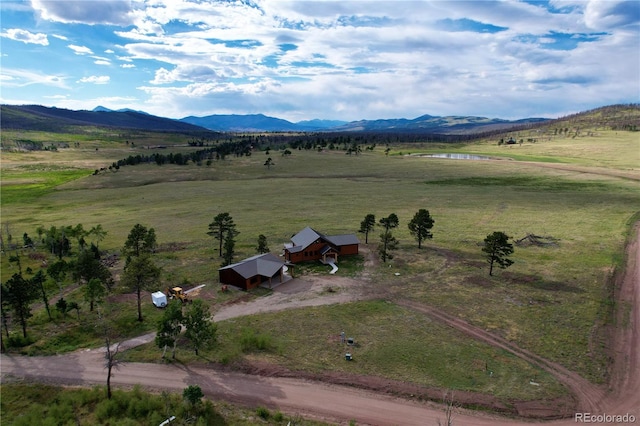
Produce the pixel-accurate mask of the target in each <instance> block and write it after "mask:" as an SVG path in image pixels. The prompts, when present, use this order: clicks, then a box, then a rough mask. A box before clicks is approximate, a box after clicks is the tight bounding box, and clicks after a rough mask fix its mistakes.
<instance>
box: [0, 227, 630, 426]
mask: <svg viewBox="0 0 640 426" xmlns="http://www.w3.org/2000/svg"><path fill="white" fill-rule="evenodd" d="M639 240H640V226H638V225H637V226H636V227H635V229H634V234H633V238H632V239H631V241H630V243H629V244H628V246H627V249H626V250H627V269H626V272H625V274H624V276H623V277H622V278H621V282H620V283H619V291H618V293H617V294H616V298H617V300H618V303H617V306H618V307H620V309H619V311H618V318H617V324H618V327H617V328H616V331H615V335H614V336H613V348H614V350H615V354H614V364H613V374H612V381H611V386H610V388H611V389H609V390H608V392H606V393H605V390H604V389H600V388H598V387H596V386H594V385H592V384H590V383H588V382H587V381H585V380H584V379H582V378H580V377H579V376H577V375H575V374H574V373H572V372H569V371H567V370H565V369H564V368H562V367H561V366H557V365H555V364H552V363H550V362H548V361H546V360H544V359H542V358H540V357H538V356H536V355H534V354H530V353H528V352H526V351H523V350H521V349H519V348H517V347H514V346H513V345H511V344H509V343H508V342H504V341H502V340H501V339H499V338H497V337H496V336H493V335H491V334H489V333H486V332H484V331H482V330H474V329H473V328H469V327H468V325H465V324H464V323H461V322H460V321H459V320H457V319H455V318H452V317H449V316H447V315H442V313H440V312H438V311H435V310H433V309H432V310H430V312H426V311H425V313H427V314H429V315H432V316H434V317H440V318H439V319H440V320H441V321H442V322H444V323H448V324H449V325H451V326H453V327H456V328H463V329H465V330H467V331H466V332H467V333H468V334H470V335H473V336H474V337H476V338H479V339H482V340H484V341H488V342H489V343H491V344H493V345H495V346H498V347H503V348H504V349H506V350H510V351H511V352H512V353H516V354H517V355H518V356H520V357H523V358H524V359H527V357H528V358H529V359H530V362H533V363H534V364H538V365H541V366H542V367H543V368H545V369H547V370H548V371H551V372H552V374H554V375H556V377H558V378H559V379H560V380H561V381H563V382H564V383H568V384H569V386H570V387H571V388H572V389H573V390H574V391H575V392H576V394H577V395H578V397H579V400H580V404H581V407H582V408H581V409H584V410H588V411H590V412H591V413H592V414H605V413H606V414H608V415H624V414H629V415H632V416H634V417H635V419H636V424H640V249H639V247H638V246H639V244H640V243H639ZM316 284H317V283H316ZM311 285H313V283H311ZM316 288H318V286H316ZM286 290H287V289H286V288H283V289H282V291H281V293H282V294H281V295H280V296H278V297H280V298H282V300H280V302H282V303H276V304H274V305H273V306H281V305H283V304H284V305H287V302H286V300H285V299H286V298H287V297H291V298H292V300H291V301H290V302H291V303H294V299H296V295H295V293H296V292H297V291H299V290H293V289H290V290H289V291H290V293H289V294H288V295H287V292H286ZM319 291H320V290H319ZM324 296H326V297H327V298H333V299H328V300H332V303H335V302H337V301H340V298H342V301H346V300H349V298H352V297H357V295H356V296H354V295H348V294H347V293H340V292H338V294H337V295H335V294H332V293H329V294H320V295H319V297H324ZM297 298H303V299H304V297H303V296H302V295H298V296H297ZM275 300H276V299H274V301H275ZM309 300H311V299H309ZM309 303H310V304H311V303H315V302H311V301H309ZM296 306H300V305H299V304H297V305H296ZM408 306H409V305H408ZM409 307H412V308H414V309H417V310H423V311H424V310H425V309H426V310H428V309H429V308H428V307H424V306H421V305H420V306H417V305H416V306H409ZM234 309H238V310H237V311H227V312H226V313H224V311H220V312H219V313H218V314H217V315H218V316H219V319H221V318H223V317H225V316H229V317H231V316H236V315H241V314H246V313H247V312H248V311H251V310H255V309H260V308H259V305H254V306H251V307H249V306H248V305H245V306H242V307H241V308H234ZM263 309H269V308H265V307H264V306H263ZM272 309H275V308H272ZM147 337H148V336H147ZM144 340H145V336H142V337H141V339H140V341H144ZM131 344H132V345H133V344H135V343H131ZM0 361H1V364H0V369H1V373H2V379H3V381H5V380H8V379H10V378H11V377H24V378H28V379H33V380H36V381H45V382H51V383H56V384H82V385H91V384H104V383H105V381H106V372H105V370H104V368H103V361H104V359H103V354H102V353H101V352H100V351H99V350H93V351H82V352H77V353H74V354H68V355H60V356H55V357H21V356H7V355H2V357H1V358H0ZM112 383H113V384H114V385H120V386H127V385H134V384H143V385H144V386H147V387H150V388H155V389H172V390H177V391H180V390H182V389H184V388H185V387H186V386H188V385H191V384H197V385H199V386H200V387H201V388H202V389H203V391H204V392H205V394H206V395H207V396H208V397H210V398H214V399H225V400H230V401H233V402H238V403H242V404H248V405H256V404H261V405H264V406H268V407H272V408H276V407H277V408H278V409H280V410H282V411H283V412H288V413H300V414H302V415H311V416H314V417H316V418H321V419H324V420H326V421H330V422H336V423H343V424H344V423H347V422H348V421H349V420H351V419H354V420H356V421H357V424H359V425H380V426H387V425H407V426H411V425H436V424H437V422H438V420H441V421H443V420H444V412H443V410H442V408H441V407H439V406H437V405H436V404H431V403H419V402H415V401H409V400H404V399H400V398H394V397H391V396H387V395H379V394H375V393H373V392H369V391H364V390H359V389H354V388H351V387H345V386H339V385H328V384H323V383H318V382H312V381H307V380H303V379H296V378H281V377H258V376H253V375H246V374H241V373H235V372H220V371H215V370H211V369H206V368H191V367H189V366H175V365H158V364H145V363H134V364H129V365H124V366H121V367H120V369H119V370H118V371H115V375H114V377H113V378H112ZM454 424H455V425H456V426H489V425H497V426H513V425H528V424H531V422H524V421H520V420H514V419H506V418H500V417H497V416H491V415H487V414H483V413H479V412H470V411H463V410H458V411H457V412H456V414H455V417H454ZM548 424H552V425H554V426H555V425H563V426H564V425H567V426H568V425H575V424H576V422H575V420H574V419H573V418H570V419H565V420H560V421H554V422H549V423H548ZM607 424H616V423H615V422H609V423H607Z"/></svg>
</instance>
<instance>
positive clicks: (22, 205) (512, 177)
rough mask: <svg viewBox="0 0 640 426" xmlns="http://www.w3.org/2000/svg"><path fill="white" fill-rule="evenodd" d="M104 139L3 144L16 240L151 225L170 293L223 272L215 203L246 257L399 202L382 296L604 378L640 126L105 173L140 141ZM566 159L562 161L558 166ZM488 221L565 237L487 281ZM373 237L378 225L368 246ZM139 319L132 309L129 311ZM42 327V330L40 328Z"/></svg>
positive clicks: (119, 233)
mask: <svg viewBox="0 0 640 426" xmlns="http://www.w3.org/2000/svg"><path fill="white" fill-rule="evenodd" d="M23 136H24V135H23ZM25 137H26V136H25ZM95 140H98V142H91V143H88V142H81V145H80V147H74V148H70V149H68V150H66V149H61V150H59V151H57V152H37V153H11V152H7V153H3V164H2V174H3V179H2V225H3V230H6V229H7V227H8V228H9V229H10V231H11V234H12V235H13V237H14V239H20V238H21V236H22V234H23V233H24V232H27V233H29V235H31V236H35V230H36V228H37V227H38V226H44V227H45V228H48V227H50V226H52V225H56V226H64V225H75V224H78V223H81V224H83V225H84V227H85V229H89V228H90V227H92V226H95V225H98V224H100V225H102V226H103V228H104V229H105V230H106V231H107V232H108V234H107V236H106V238H105V239H104V241H102V242H101V243H100V247H101V248H103V249H107V250H110V251H118V250H119V249H120V247H121V246H122V245H123V243H124V241H125V240H126V237H127V234H128V232H129V231H130V230H131V228H132V227H133V226H134V225H135V224H136V223H141V224H143V225H145V226H147V227H154V228H155V230H156V234H157V236H158V242H159V243H160V244H172V243H177V246H179V247H180V249H178V250H173V251H167V252H161V253H159V254H158V255H157V260H158V263H159V264H160V265H161V266H162V267H163V271H164V274H163V277H164V280H165V282H164V283H162V284H161V285H160V286H159V288H164V287H166V285H167V284H175V283H181V282H188V283H190V284H193V285H196V284H201V283H202V284H215V283H217V268H218V266H219V263H220V260H219V258H218V257H217V253H216V251H215V248H216V247H217V244H216V241H215V240H213V238H211V237H209V236H207V235H206V232H207V227H208V224H209V223H210V222H211V221H212V220H213V217H214V216H215V215H216V214H218V213H221V212H229V213H230V214H231V216H232V217H233V218H234V221H235V223H236V224H237V229H238V231H240V234H239V235H238V237H237V244H236V251H237V259H241V258H243V257H245V256H249V255H252V254H254V247H255V245H256V242H257V237H258V235H259V234H264V235H266V236H267V239H268V243H269V246H270V247H271V250H272V251H273V252H279V251H280V248H281V247H282V243H284V242H286V241H288V240H289V238H290V237H291V235H292V234H294V233H295V232H297V231H299V230H300V229H302V228H303V227H305V226H312V227H314V228H315V229H318V230H319V231H321V232H325V233H327V234H332V233H348V232H355V231H357V230H358V228H359V224H360V221H361V220H362V219H363V218H364V216H365V215H366V214H368V213H373V214H375V215H376V217H377V218H380V217H383V216H387V215H389V214H390V213H396V214H397V215H398V217H399V219H400V227H399V228H398V229H396V230H394V235H395V236H396V237H397V238H398V239H399V240H400V248H399V250H398V251H397V252H395V253H394V255H395V257H394V259H393V260H392V261H391V262H389V263H388V264H387V265H383V266H377V267H376V268H375V269H374V270H371V271H368V272H369V273H370V274H371V276H372V281H371V285H370V288H371V292H372V293H373V294H376V295H379V296H380V297H381V298H388V299H390V300H393V299H395V298H402V299H413V300H417V301H421V302H424V303H428V304H431V305H434V306H437V307H439V308H442V309H444V310H446V311H448V312H450V313H453V314H455V315H459V316H460V317H462V318H465V319H467V320H468V321H470V322H471V323H473V324H475V325H478V326H481V327H484V328H487V329H490V330H493V331H494V332H496V333H498V334H500V335H502V336H504V337H506V338H508V339H510V340H512V341H514V342H516V343H517V344H518V345H520V346H522V347H524V348H527V349H530V350H532V351H534V352H535V353H537V354H539V355H541V356H543V357H548V358H550V359H552V360H554V361H558V362H561V363H562V364H564V365H566V366H568V367H569V368H571V369H575V370H576V371H579V372H580V373H581V374H583V375H585V376H586V377H588V378H589V379H591V380H593V381H602V380H604V378H605V371H606V354H605V353H604V348H603V347H602V340H601V336H600V334H599V330H600V328H598V327H596V326H594V325H598V326H599V325H601V324H603V323H606V322H607V321H608V320H609V316H608V315H609V313H610V309H611V304H610V303H609V301H607V299H606V297H607V294H608V285H609V284H610V280H611V274H612V272H613V270H614V268H615V267H618V266H620V264H621V259H622V249H623V244H624V241H625V237H626V234H627V231H628V226H629V220H630V219H631V218H632V217H633V215H634V214H635V213H636V212H638V210H640V191H638V189H639V187H640V185H639V183H638V182H639V181H638V179H640V169H639V166H638V164H639V163H638V161H637V159H638V158H637V153H638V146H639V143H638V136H637V133H630V132H617V133H616V132H607V131H600V132H598V134H597V136H590V137H584V138H582V137H577V138H575V139H574V138H568V137H567V138H552V139H551V140H548V141H545V140H540V141H538V142H536V143H526V142H525V143H523V144H522V146H520V145H516V146H511V147H506V146H500V147H499V146H497V145H496V143H495V141H487V142H484V143H474V144H467V145H456V144H450V145H439V146H432V145H427V144H416V145H412V146H410V147H407V146H403V147H393V150H392V152H391V155H388V156H386V155H384V153H383V148H381V147H379V148H377V150H375V151H373V152H365V153H363V154H362V155H358V156H348V155H345V154H344V152H342V151H326V152H316V151H298V150H295V151H294V152H293V155H291V156H290V157H289V158H284V157H282V156H280V155H279V153H278V151H271V153H270V156H271V157H272V158H273V159H274V162H275V166H273V167H271V168H270V169H267V168H266V167H264V166H263V163H264V161H265V158H266V156H265V154H264V153H263V152H259V151H258V152H255V153H254V154H253V155H252V156H250V157H243V158H235V157H233V158H231V157H229V158H227V159H226V160H224V161H220V162H214V163H213V164H212V165H211V166H206V165H203V166H196V165H188V166H173V165H163V166H156V165H140V166H125V167H121V168H120V170H118V171H117V172H110V171H107V172H104V173H101V174H98V175H96V176H93V175H91V173H92V172H93V170H95V169H96V168H100V167H107V166H109V165H110V164H111V162H112V161H115V160H118V159H121V158H124V157H126V156H128V155H130V154H132V153H135V152H144V149H142V148H131V147H130V146H125V145H123V144H122V143H121V142H120V144H118V143H115V142H113V141H112V140H106V141H104V142H102V141H100V140H99V138H97V137H96V139H95ZM152 142H158V141H157V140H153V141H152ZM159 142H162V141H161V140H159ZM174 142H175V141H174ZM176 143H178V142H176ZM85 144H86V147H85ZM96 148H98V150H97V151H96ZM138 149H140V151H137V150H138ZM181 149H185V150H186V149H187V148H181ZM419 152H472V153H478V154H487V155H494V156H497V157H501V158H505V159H503V160H496V161H463V160H441V159H431V158H421V157H416V156H409V155H407V154H415V153H419ZM634 155H635V158H634ZM509 157H510V158H513V159H514V161H510V160H508V159H506V158H509ZM536 161H543V162H541V163H538V162H536ZM558 164H560V165H561V166H562V168H555V167H550V166H557V165H558ZM52 170H53V171H55V170H60V171H61V173H57V172H53V171H52ZM603 170H605V171H607V173H602V171H603ZM85 171H86V172H88V173H86V172H85ZM611 171H613V172H614V174H611V173H609V172H611ZM62 172H63V173H62ZM65 173H68V174H65ZM83 173H84V174H86V175H85V176H83V177H79V175H81V174H83ZM616 174H624V176H623V177H619V176H617V175H616ZM5 176H6V180H5ZM36 183H37V184H38V185H37V186H35V187H31V186H29V185H35V184H36ZM5 191H6V192H5ZM5 195H6V197H5ZM420 208H425V209H428V210H429V211H430V213H431V215H432V217H433V218H434V219H435V226H434V228H433V233H434V238H433V240H430V241H428V242H427V243H426V244H425V246H424V247H423V249H421V250H418V249H417V243H416V242H415V241H414V240H413V239H412V237H411V236H410V235H409V231H408V229H407V223H408V221H409V220H410V219H411V217H412V216H413V214H414V213H415V212H416V211H417V210H418V209H420ZM493 231H504V232H506V233H507V234H508V235H510V236H512V237H513V238H515V239H520V238H523V237H525V236H526V235H528V234H535V235H540V236H546V237H551V238H553V239H554V241H557V245H555V246H549V247H537V246H529V247H519V246H516V247H515V249H516V251H515V253H514V255H513V257H512V258H513V260H514V261H515V263H514V265H513V266H512V267H511V268H510V269H508V270H506V271H498V272H497V273H496V274H495V276H493V277H489V276H488V269H487V266H486V263H485V261H484V259H483V257H482V252H481V250H480V248H481V247H480V246H479V244H480V243H481V242H482V240H483V238H484V237H485V236H486V235H487V234H490V233H491V232H493ZM378 233H379V232H378V231H377V230H376V231H375V232H374V233H373V234H372V235H370V247H371V248H372V249H375V246H376V243H377V240H378ZM13 271H15V266H14V265H9V264H8V263H7V260H6V256H3V259H2V280H3V281H5V280H6V279H7V278H8V277H9V276H10V274H11V273H13ZM396 273H398V274H399V275H395V274H396ZM129 306H133V305H129ZM327 309H328V308H327ZM302 312H303V313H301V315H304V317H305V318H306V319H307V320H308V321H310V324H311V325H312V326H313V325H317V324H319V322H320V321H326V320H328V319H327V318H323V316H324V315H325V314H324V313H323V314H320V313H318V314H317V315H311V313H312V312H313V311H312V310H309V311H302ZM317 312H324V311H322V310H318V311H317ZM327 312H329V311H327ZM150 315H151V316H150V318H153V315H154V314H153V313H151V314H150ZM326 315H327V316H329V317H331V315H332V314H331V315H330V314H328V313H327V314H326ZM363 316H365V317H366V315H363ZM131 317H132V318H133V317H135V314H134V313H133V311H132V315H131ZM257 318H258V319H256V320H253V319H247V320H246V321H249V322H251V321H257V322H261V321H262V320H264V321H265V322H267V321H268V322H271V324H272V326H273V327H276V326H277V327H283V324H282V323H283V322H285V321H286V320H285V319H284V318H282V317H279V316H278V315H268V316H267V315H266V316H264V317H257ZM416 321H417V322H420V321H426V320H425V319H424V318H416ZM334 325H336V326H337V323H334V324H332V325H331V327H333V326H334ZM43 327H45V325H43ZM147 327H150V328H153V324H151V325H150V326H149V325H147ZM327 327H329V325H327ZM372 330H373V331H372V332H371V333H374V332H376V333H377V332H379V333H380V336H378V337H377V338H376V336H375V335H371V341H375V342H376V343H378V342H382V341H383V340H385V339H390V337H389V336H387V335H385V334H384V332H383V330H377V329H376V328H375V327H372ZM140 331H142V330H140ZM42 333H44V334H46V329H45V328H43V330H42ZM361 333H362V331H361ZM438 333H444V334H443V335H441V336H444V335H446V336H447V337H446V340H448V341H450V342H458V343H457V344H456V345H458V350H461V349H460V348H462V347H465V345H473V343H471V342H465V340H464V339H462V338H461V337H460V336H455V334H454V333H453V332H452V331H450V330H449V331H447V330H439V331H438ZM361 335H364V334H361ZM284 336H286V337H284ZM382 336H385V337H382ZM300 338H301V334H296V333H294V332H293V331H292V333H291V334H287V333H283V334H282V336H280V337H279V338H278V346H279V347H280V346H287V345H288V344H294V343H295V340H296V339H300ZM421 338H422V337H421ZM425 338H426V337H425ZM281 339H284V340H281ZM442 339H445V338H444V337H442ZM391 342H393V341H391ZM425 342H426V341H425ZM96 344H97V343H96ZM297 344H299V343H297ZM452 344H453V343H452ZM39 345H40V346H37V347H36V348H41V349H34V348H32V349H31V350H32V352H33V351H35V352H37V351H38V350H42V351H44V352H49V351H50V350H51V349H45V348H47V345H48V344H47V343H46V342H40V343H39ZM423 346H424V342H422V343H421V341H418V342H417V343H416V344H415V345H413V346H411V347H410V348H409V349H408V350H409V351H410V353H408V354H406V355H405V356H406V357H407V359H408V360H409V361H408V362H405V363H404V364H403V362H402V360H401V359H400V360H396V361H395V362H396V363H397V364H398V365H400V366H402V365H404V367H398V368H395V367H394V368H390V369H389V370H390V371H392V372H391V373H387V374H390V375H392V376H394V377H398V378H404V377H408V376H410V375H411V374H412V372H413V370H412V368H416V367H415V364H416V361H415V357H416V356H418V354H419V353H421V352H422V348H423ZM388 347H393V343H392V344H390V345H389V346H388ZM454 350H455V349H454ZM474 350H478V349H477V348H476V349H474ZM385 351H390V349H388V348H386V347H382V348H381V347H378V348H376V349H375V351H373V352H370V353H369V354H368V355H367V357H365V358H363V359H359V360H358V363H355V364H354V365H357V366H359V367H360V366H361V368H362V371H363V372H365V371H369V372H376V373H378V372H383V371H386V370H387V366H386V364H385V363H384V362H383V359H385V356H384V355H383V354H384V353H385ZM441 353H442V354H443V355H442V357H441V359H440V362H441V363H443V364H444V363H447V362H449V360H450V358H449V357H447V356H445V355H444V354H445V353H446V352H445V351H444V350H443V351H442V352H441ZM253 356H257V357H260V356H264V357H265V359H271V358H272V357H276V358H278V362H283V363H285V364H286V365H289V366H295V365H299V366H301V367H303V368H308V369H312V370H313V369H315V368H338V367H336V366H334V365H333V364H323V363H322V362H320V361H318V362H317V363H316V364H314V363H313V361H312V360H306V359H304V357H303V355H302V354H300V355H299V356H298V357H297V358H296V356H295V355H292V354H287V355H286V356H284V355H283V354H280V353H276V354H275V355H274V354H271V353H267V354H264V355H261V354H254V355H253ZM323 356H325V357H327V356H329V355H328V354H325V355H323ZM434 356H437V354H436V355H434ZM489 356H492V357H500V356H502V355H500V354H497V353H496V352H494V353H493V355H488V352H486V353H485V354H484V355H478V356H477V357H478V359H481V358H482V357H489ZM514 365H515V364H514ZM516 369H519V370H522V376H520V377H521V379H524V378H525V377H528V375H529V374H530V371H529V370H527V369H526V368H524V367H522V368H521V367H517V368H516ZM509 374H511V373H509ZM420 375H421V376H422V377H423V380H424V383H429V384H432V383H433V384H437V385H439V386H443V387H460V388H465V389H476V390H482V391H487V392H491V393H499V392H509V390H508V389H509V388H506V389H505V388H500V389H498V388H492V387H491V384H490V383H488V382H486V381H480V380H478V379H477V378H476V379H474V380H475V382H473V380H471V379H470V378H468V377H467V378H464V377H459V376H458V375H457V373H456V372H455V371H448V370H442V371H440V372H438V371H421V372H420ZM516 381H517V380H516ZM520 381H521V382H522V380H520ZM550 383H551V382H550ZM505 386H508V385H507V384H506V383H505ZM525 388H526V389H521V390H517V389H518V388H517V386H515V385H514V386H513V389H514V392H519V393H520V394H522V395H523V397H524V398H528V397H535V392H533V390H532V389H529V388H527V387H526V386H525ZM549 388H552V389H557V387H555V385H553V386H551V385H550V386H549ZM527 389H528V390H527ZM527 392H529V393H527ZM527 395H528V396H527Z"/></svg>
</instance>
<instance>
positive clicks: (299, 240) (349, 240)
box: [284, 226, 360, 263]
mask: <svg viewBox="0 0 640 426" xmlns="http://www.w3.org/2000/svg"><path fill="white" fill-rule="evenodd" d="M359 244H360V241H359V240H358V237H356V236H355V235H354V234H342V235H323V234H321V233H319V232H318V231H316V230H314V229H312V228H310V227H308V226H307V227H306V228H304V229H303V230H302V231H300V232H298V233H297V234H296V235H294V236H293V237H291V242H290V243H287V244H285V246H284V257H285V259H286V260H287V261H288V262H291V263H298V262H304V261H307V260H320V261H322V262H324V263H327V262H330V261H333V262H337V261H338V256H343V255H350V254H358V245H359Z"/></svg>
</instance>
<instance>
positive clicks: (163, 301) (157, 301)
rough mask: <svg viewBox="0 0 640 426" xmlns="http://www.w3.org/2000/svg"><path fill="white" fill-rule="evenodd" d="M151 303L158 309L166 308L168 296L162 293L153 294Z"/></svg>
mask: <svg viewBox="0 0 640 426" xmlns="http://www.w3.org/2000/svg"><path fill="white" fill-rule="evenodd" d="M151 301H152V302H153V304H154V305H155V306H156V308H164V307H165V306H167V295H166V294H164V293H163V292H161V291H156V292H155V293H151Z"/></svg>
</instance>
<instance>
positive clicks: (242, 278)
mask: <svg viewBox="0 0 640 426" xmlns="http://www.w3.org/2000/svg"><path fill="white" fill-rule="evenodd" d="M284 267H285V262H284V261H283V260H281V259H280V258H279V257H277V256H275V255H273V254H271V253H265V254H259V255H256V256H252V257H249V258H247V259H244V260H242V261H240V262H238V263H234V264H233V265H228V266H224V267H222V268H220V269H218V274H219V276H220V283H222V284H228V285H233V286H236V287H240V288H242V289H243V290H250V289H252V288H256V287H258V286H259V285H260V284H262V283H263V282H268V283H269V287H271V284H272V281H273V279H274V278H275V279H277V280H278V282H283V281H284Z"/></svg>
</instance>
